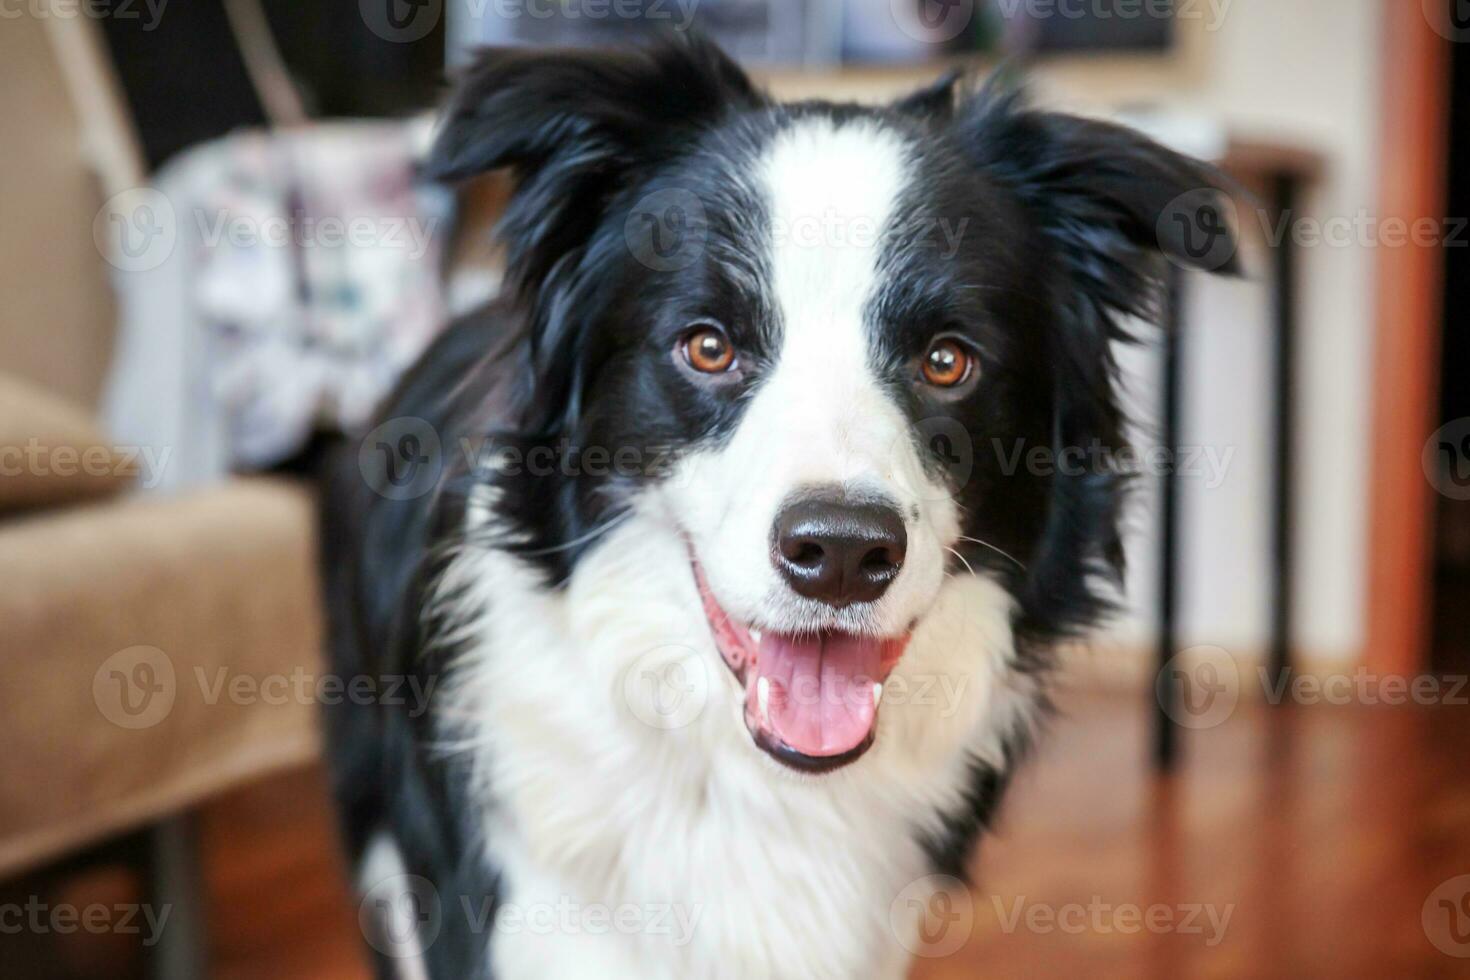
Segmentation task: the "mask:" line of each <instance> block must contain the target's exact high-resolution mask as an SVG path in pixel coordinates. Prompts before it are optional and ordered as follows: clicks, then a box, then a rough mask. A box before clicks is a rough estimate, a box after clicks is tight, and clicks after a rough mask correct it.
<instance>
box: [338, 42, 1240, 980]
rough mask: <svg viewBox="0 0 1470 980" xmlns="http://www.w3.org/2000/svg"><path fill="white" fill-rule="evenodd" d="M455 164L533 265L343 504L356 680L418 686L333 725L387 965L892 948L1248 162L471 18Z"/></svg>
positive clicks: (1004, 100)
mask: <svg viewBox="0 0 1470 980" xmlns="http://www.w3.org/2000/svg"><path fill="white" fill-rule="evenodd" d="M430 165H431V169H432V170H433V171H434V173H435V174H436V175H437V176H439V177H441V178H443V179H448V180H458V179H463V178H469V177H472V176H474V175H477V174H481V173H483V172H486V171H489V170H492V169H494V168H500V167H510V168H513V170H514V174H515V177H516V181H517V184H516V191H515V193H514V196H513V198H512V200H511V201H510V204H509V206H508V209H507V211H506V213H505V216H504V219H503V222H502V225H501V237H502V240H503V242H504V245H505V247H506V250H507V257H508V263H509V265H508V268H509V270H510V285H509V287H508V288H507V290H506V295H505V296H504V298H503V299H502V300H500V301H498V303H497V304H496V305H495V306H493V307H492V308H490V309H487V310H485V311H484V312H482V313H481V314H479V315H476V316H474V317H471V318H469V319H467V320H465V321H464V322H460V323H457V324H455V325H453V326H451V327H450V328H449V329H448V330H447V332H446V333H445V334H444V335H443V336H442V337H441V339H440V340H439V341H438V342H437V343H436V344H435V345H434V346H433V347H432V349H431V350H430V351H429V352H428V353H427V354H426V355H425V356H424V358H423V359H422V361H421V362H420V363H419V364H418V365H417V367H416V368H415V369H414V370H413V371H412V372H411V373H410V374H409V375H408V376H407V377H406V378H405V379H404V380H403V382H402V383H401V385H400V386H399V389H398V391H397V392H396V394H395V395H394V396H393V397H392V398H391V399H390V400H389V402H388V403H387V405H386V406H385V407H384V408H383V410H382V418H381V420H380V421H382V422H383V426H382V427H380V428H379V429H378V430H377V431H378V442H377V443H376V444H363V445H362V446H361V451H360V452H356V453H351V454H349V455H348V457H347V458H346V459H345V464H344V465H342V466H340V467H339V468H338V469H337V471H336V472H335V474H334V477H333V479H332V481H331V484H330V486H329V487H328V490H327V494H326V506H325V525H326V527H325V566H326V569H327V581H328V585H327V588H328V598H329V602H330V606H331V616H332V648H333V652H332V656H333V658H334V664H333V670H334V671H335V672H337V673H338V674H340V675H342V677H343V680H344V683H345V684H347V685H348V687H347V690H349V691H350V690H352V688H351V686H350V685H351V683H352V681H353V679H355V678H361V677H368V678H373V679H383V678H387V677H397V678H403V677H405V676H407V677H408V678H410V679H411V680H412V681H413V684H412V685H409V686H408V688H407V689H410V690H415V691H422V692H427V693H429V694H430V696H429V697H428V700H427V703H426V704H420V705H408V704H405V703H404V702H403V701H402V699H399V700H397V701H394V703H386V702H387V701H389V699H386V698H384V699H378V700H377V701H375V702H374V703H371V704H364V703H357V701H356V700H355V699H353V698H345V699H343V701H344V704H343V705H342V706H340V707H334V708H332V709H330V711H329V713H328V732H329V740H330V749H331V753H332V764H333V771H334V778H335V784H336V786H335V788H336V792H337V793H338V795H339V797H340V800H341V805H342V807H343V810H344V814H345V826H346V832H347V836H348V843H349V847H350V850H351V854H352V857H353V859H354V861H355V862H356V865H357V872H358V874H359V875H360V878H361V885H362V887H363V888H364V889H365V890H366V891H367V893H368V896H369V898H372V899H374V901H369V902H365V904H364V915H365V918H367V919H372V918H373V916H374V915H376V914H377V911H378V910H381V911H382V920H381V921H377V922H376V924H374V925H372V930H370V931H374V935H375V938H374V944H375V945H377V946H378V947H379V949H380V950H381V951H383V952H384V953H386V954H387V955H386V956H384V957H383V959H382V964H383V970H384V972H385V974H387V975H399V976H403V977H420V976H433V977H455V978H462V977H491V976H493V977H498V978H504V980H541V978H579V977H588V978H606V977H639V978H688V977H702V978H709V977H730V978H740V980H749V978H757V977H760V978H765V977H782V978H848V977H853V978H871V977H879V978H893V977H900V976H902V975H903V974H904V973H905V970H906V968H907V963H908V950H909V949H912V948H914V941H915V935H914V934H915V932H916V930H917V926H918V919H917V912H915V911H914V910H915V909H916V908H917V907H918V903H908V902H900V901H897V899H898V898H899V896H900V895H904V894H912V889H913V887H914V886H915V883H916V882H922V881H923V880H924V879H925V878H926V876H929V875H933V874H949V875H963V872H964V868H965V865H966V863H967V858H968V856H969V855H970V853H971V851H972V848H973V845H974V844H975V841H976V839H977V836H978V835H979V833H980V832H981V830H982V829H983V828H984V827H985V825H986V823H987V821H988V820H989V818H990V817H991V815H992V813H993V811H994V809H995V807H996V805H997V802H998V800H999V798H1000V796H1001V793H1002V791H1003V789H1004V787H1005V785H1006V781H1007V778H1008V776H1009V773H1010V771H1011V769H1012V766H1013V765H1014V764H1015V762H1016V760H1017V757H1018V756H1019V754H1020V753H1021V752H1022V750H1023V749H1024V748H1025V746H1026V744H1027V742H1028V741H1029V739H1030V738H1031V737H1032V733H1033V728H1034V727H1035V725H1036V723H1037V721H1038V717H1039V715H1040V714H1041V713H1042V712H1043V708H1044V704H1045V682H1046V673H1047V669H1048V666H1049V651H1050V650H1051V649H1053V648H1054V647H1055V645H1056V644H1057V643H1058V642H1059V641H1060V640H1062V639H1065V638H1069V637H1072V636H1075V635H1077V634H1078V633H1079V632H1081V631H1082V630H1084V629H1085V628H1086V627H1088V626H1089V625H1091V624H1093V623H1094V622H1096V620H1097V619H1098V618H1099V617H1100V616H1101V615H1102V614H1103V613H1104V612H1105V611H1106V608H1107V605H1108V603H1107V599H1106V595H1107V589H1108V585H1107V580H1108V579H1109V578H1115V577H1116V575H1117V572H1118V568H1119V565H1120V563H1121V554H1120V546H1119V535H1118V527H1117V525H1118V517H1119V505H1120V496H1121V493H1122V489H1123V487H1122V479H1121V475H1120V473H1118V472H1116V470H1115V468H1114V467H1111V466H1108V465H1092V466H1087V467H1083V468H1078V467H1075V466H1072V467H1068V466H1060V465H1058V466H1040V465H1035V461H1036V459H1037V457H1036V455H1035V452H1034V451H1035V450H1038V449H1039V450H1042V451H1045V452H1046V453H1053V454H1055V453H1059V452H1061V451H1062V450H1064V449H1066V448H1067V447H1089V446H1093V447H1095V446H1103V447H1118V446H1119V445H1121V443H1122V441H1123V434H1122V432H1121V430H1122V428H1123V418H1122V414H1121V412H1120V409H1119V405H1118V401H1117V397H1116V392H1115V379H1114V373H1115V371H1114V361H1113V357H1112V354H1111V352H1110V347H1111V345H1113V344H1114V343H1115V342H1118V341H1120V340H1123V339H1125V331H1124V323H1123V321H1124V319H1125V318H1126V317H1128V316H1133V315H1147V314H1149V313H1150V312H1152V309H1153V307H1154V305H1155V298H1156V295H1157V288H1156V287H1157V281H1156V276H1157V274H1158V272H1159V271H1160V264H1161V263H1160V261H1159V253H1160V252H1164V253H1168V254H1171V255H1173V256H1175V257H1176V258H1178V259H1179V260H1180V261H1181V262H1184V263H1188V262H1190V261H1191V258H1190V253H1189V252H1188V250H1187V248H1186V246H1187V245H1188V244H1189V243H1188V242H1187V240H1186V236H1187V234H1188V232H1189V231H1190V230H1191V228H1192V221H1193V219H1194V218H1195V217H1197V215H1194V214H1191V213H1187V212H1188V211H1189V209H1185V212H1186V213H1180V214H1171V213H1170V212H1171V208H1172V209H1176V210H1177V209H1178V207H1179V206H1178V205H1177V203H1175V202H1177V201H1180V200H1186V201H1197V202H1198V201H1206V202H1207V201H1209V200H1211V199H1212V198H1213V197H1214V196H1215V195H1216V194H1217V188H1218V186H1219V180H1218V178H1217V177H1216V175H1214V174H1213V172H1212V171H1210V170H1209V169H1208V168H1207V167H1204V166H1202V165H1200V164H1198V163H1196V162H1194V161H1191V160H1188V159H1186V158H1184V157H1181V156H1179V155H1177V154H1175V153H1173V152H1171V151H1169V150H1166V149H1164V148H1162V147H1160V146H1158V145H1156V144H1154V143H1152V142H1150V141H1148V140H1147V139H1144V138H1143V137H1141V136H1139V135H1137V134H1134V133H1132V132H1129V131H1127V130H1125V129H1122V128H1119V127H1116V126H1113V125H1109V124H1106V123H1102V122H1097V121H1089V120H1083V119H1079V118H1073V117H1069V116H1063V115H1057V114H1053V113H1048V112H1042V111H1037V110H1035V109H1031V108H1028V107H1027V106H1026V105H1025V104H1023V103H1022V102H1021V100H1020V99H1019V97H1018V96H1017V95H1015V94H1014V92H1012V91H1010V90H1009V89H1005V88H1004V87H998V86H995V85H992V86H990V87H989V88H987V89H986V90H984V91H980V92H978V93H976V92H970V91H968V90H966V89H965V88H964V87H963V86H961V85H958V84H957V83H956V80H955V79H954V78H952V77H951V78H946V79H945V80H943V81H941V82H939V83H938V84H936V85H934V86H932V87H930V88H927V89H925V90H923V91H920V92H918V93H916V94H914V95H912V96H910V97H908V98H906V99H904V100H902V101H900V102H897V103H895V104H893V105H888V106H882V107H875V108H865V107H858V106H853V105H836V104H829V103H822V102H810V103H800V104H790V105H782V104H777V103H775V102H773V101H771V100H770V99H769V98H768V97H767V96H766V95H765V94H763V93H762V92H761V91H759V90H757V89H756V88H755V87H754V86H753V85H752V84H751V82H750V81H749V80H748V79H747V78H746V76H745V75H744V74H743V73H742V72H741V70H740V69H739V68H738V67H737V66H736V65H734V64H733V63H732V62H730V61H729V60H728V59H727V58H726V57H725V56H724V55H722V54H721V53H720V52H719V51H718V50H716V49H715V48H713V47H712V46H710V45H709V44H707V43H704V42H701V41H699V40H691V39H684V40H677V41H671V42H663V43H660V44H657V45H653V46H651V47H648V48H644V49H638V50H634V51H627V52H622V53H616V54H609V53H593V52H585V51H582V52H575V53H574V52H546V51H530V50H519V51H507V50H492V51H487V52H485V53H484V54H482V55H481V56H480V58H479V60H478V62H477V63H476V64H475V65H474V67H473V68H472V69H471V70H470V71H469V72H468V74H467V76H466V77H465V79H464V81H463V83H462V85H461V86H460V88H459V89H458V92H457V94H456V95H455V96H454V98H453V99H452V100H451V102H450V105H449V107H448V110H447V114H446V116H445V119H444V121H443V123H442V128H441V131H440V134H439V137H438V141H437V145H436V147H435V149H434V150H433V153H432V157H431V163H430ZM1201 195H1202V196H1201ZM1173 218H1180V219H1181V220H1179V221H1175V220H1171V219H1173ZM1197 264H1198V263H1197ZM395 427H396V428H395ZM385 432H387V433H393V432H399V433H402V432H410V433H415V434H416V435H415V437H414V438H413V439H409V438H408V437H407V436H403V437H402V438H401V439H399V440H398V441H397V442H394V441H393V440H392V439H389V440H387V441H383V439H382V434H383V433H385ZM436 440H437V452H436V451H435V447H434V446H432V445H430V444H431V443H434V442H435V441H436ZM370 442H371V440H370ZM380 449H381V450H384V452H382V453H379V452H378V450H380ZM1017 450H1020V452H1019V454H1018V452H1017ZM379 460H381V462H378V461H379ZM1018 460H1019V462H1018ZM406 466H407V467H417V468H418V469H417V471H415V472H411V473H407V474H405V472H404V467H406ZM421 472H427V473H428V474H429V476H428V478H427V480H423V479H420V473H421ZM906 890H907V891H906ZM538 923H539V925H538ZM404 930H406V931H404Z"/></svg>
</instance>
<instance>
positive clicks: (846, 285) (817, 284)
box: [761, 118, 909, 355]
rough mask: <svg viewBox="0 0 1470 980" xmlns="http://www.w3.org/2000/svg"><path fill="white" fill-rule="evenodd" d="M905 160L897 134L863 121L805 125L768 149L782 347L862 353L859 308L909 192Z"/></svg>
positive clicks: (773, 270)
mask: <svg viewBox="0 0 1470 980" xmlns="http://www.w3.org/2000/svg"><path fill="white" fill-rule="evenodd" d="M907 157H908V152H907V147H906V146H905V145H904V141H903V139H902V138H901V137H900V136H899V135H898V134H897V133H896V132H894V131H892V130H889V129H886V128H884V127H881V126H879V125H878V124H876V123H873V122H869V121H861V122H850V123H847V124H845V125H838V124H835V123H833V122H832V121H831V120H828V119H824V118H815V119H811V120H806V121H803V122H800V123H797V124H796V125H794V126H792V127H791V128H789V129H787V130H785V131H784V132H782V133H781V134H780V135H779V136H778V137H776V139H775V140H774V141H773V143H772V144H771V147H770V149H769V150H768V151H767V154H766V156H765V158H764V160H763V161H762V162H763V166H762V168H761V171H762V177H763V180H764V184H765V191H766V193H767V194H768V195H769V208H770V215H771V237H772V242H771V248H772V255H771V274H772V278H773V282H772V284H771V286H772V289H773V291H774V294H775V297H774V298H775V300H776V307H777V309H778V310H779V311H780V314H781V319H782V323H783V325H784V328H785V332H786V337H785V338H784V340H785V343H786V344H787V345H793V344H795V345H799V346H800V347H803V348H810V347H814V346H816V345H817V344H825V345H831V344H841V345H842V347H843V349H844V350H845V351H849V352H851V353H854V354H857V353H865V350H864V349H865V348H866V343H860V341H865V340H866V338H865V336H864V335H863V334H864V331H863V322H862V311H863V306H864V304H865V303H866V302H867V300H868V299H869V297H870V296H871V295H872V294H873V291H874V289H875V288H876V287H877V285H878V271H879V270H878V263H879V259H880V253H881V249H880V248H879V239H880V236H881V233H882V231H883V229H884V228H885V227H886V225H887V223H888V221H889V220H890V219H891V218H892V217H893V215H894V212H895V211H896V210H897V205H898V201H899V198H900V196H901V195H902V194H903V190H904V186H905V184H906V183H907V175H908V172H909V167H908V163H907ZM784 353H785V351H784V350H783V355H784Z"/></svg>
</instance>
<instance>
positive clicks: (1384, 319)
mask: <svg viewBox="0 0 1470 980" xmlns="http://www.w3.org/2000/svg"><path fill="white" fill-rule="evenodd" d="M1381 16H1382V17H1383V32H1382V36H1383V44H1384V49H1383V53H1384V58H1383V64H1382V66H1381V73H1382V74H1381V77H1382V80H1383V101H1382V110H1381V113H1380V118H1381V119H1382V126H1381V131H1382V138H1381V142H1380V153H1381V156H1380V172H1379V207H1378V213H1379V214H1380V215H1381V216H1383V217H1385V218H1387V217H1404V218H1409V219H1413V218H1418V217H1424V216H1429V217H1434V218H1440V217H1443V216H1444V208H1445V205H1446V199H1447V194H1446V175H1447V170H1448V166H1447V162H1448V161H1447V157H1448V152H1449V144H1448V128H1449V126H1448V124H1449V106H1450V47H1449V46H1450V43H1451V42H1450V41H1448V40H1447V39H1446V38H1445V37H1443V36H1442V35H1440V34H1439V33H1437V32H1436V31H1435V30H1434V29H1433V28H1431V27H1430V25H1429V23H1428V20H1427V18H1426V17H1425V16H1424V15H1423V11H1422V8H1421V6H1420V4H1417V3H1404V2H1403V0H1383V3H1382V12H1381ZM1376 273H1377V297H1376V302H1375V322H1376V328H1375V329H1376V333H1377V336H1376V339H1375V348H1374V360H1373V371H1374V377H1373V382H1372V384H1373V433H1372V442H1371V444H1370V446H1369V451H1370V452H1371V454H1372V455H1371V456H1370V458H1369V469H1368V472H1369V502H1368V519H1369V527H1368V551H1367V556H1368V570H1367V572H1368V574H1367V592H1368V595H1367V610H1368V615H1367V623H1366V630H1367V637H1366V642H1367V646H1366V649H1365V651H1364V656H1363V662H1364V664H1365V665H1366V666H1367V668H1368V669H1369V670H1370V671H1373V672H1374V673H1379V674H1415V673H1419V672H1422V671H1424V670H1427V669H1428V667H1429V654H1430V651H1429V625H1430V613H1431V601H1432V596H1433V559H1432V555H1433V550H1432V539H1433V527H1434V503H1435V497H1434V491H1433V488H1432V487H1431V486H1430V484H1429V481H1428V480H1427V479H1426V477H1425V474H1424V470H1423V466H1422V464H1421V462H1420V460H1421V453H1422V450H1423V447H1424V441H1425V440H1426V439H1427V438H1428V437H1429V434H1430V433H1431V432H1432V431H1433V430H1434V428H1435V423H1434V419H1435V416H1436V411H1437V408H1438V398H1439V381H1440V379H1439V359H1440V332H1441V330H1442V329H1443V298H1444V291H1443V290H1444V256H1443V252H1442V250H1441V249H1440V248H1439V247H1428V248H1424V247H1419V246H1415V245H1406V246H1405V247H1402V248H1379V249H1378V250H1377V256H1376Z"/></svg>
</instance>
